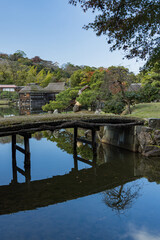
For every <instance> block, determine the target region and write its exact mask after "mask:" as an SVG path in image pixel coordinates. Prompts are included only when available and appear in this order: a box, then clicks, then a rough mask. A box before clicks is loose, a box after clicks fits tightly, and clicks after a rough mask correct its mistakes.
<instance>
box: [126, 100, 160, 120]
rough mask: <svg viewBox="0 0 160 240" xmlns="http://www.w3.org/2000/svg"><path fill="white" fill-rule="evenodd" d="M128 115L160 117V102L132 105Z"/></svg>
mask: <svg viewBox="0 0 160 240" xmlns="http://www.w3.org/2000/svg"><path fill="white" fill-rule="evenodd" d="M131 110H132V113H131V114H129V115H128V116H130V117H138V118H160V103H159V102H158V103H140V104H136V105H135V106H134V107H132V109H131Z"/></svg>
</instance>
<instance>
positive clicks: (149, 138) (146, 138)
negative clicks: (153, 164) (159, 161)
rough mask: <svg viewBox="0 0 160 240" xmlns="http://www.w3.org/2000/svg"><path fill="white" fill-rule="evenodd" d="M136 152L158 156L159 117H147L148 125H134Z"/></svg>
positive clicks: (159, 152) (159, 148)
mask: <svg viewBox="0 0 160 240" xmlns="http://www.w3.org/2000/svg"><path fill="white" fill-rule="evenodd" d="M136 135H137V141H138V143H139V148H138V152H140V153H142V154H143V155H144V156H146V157H160V119H149V120H148V127H143V126H136Z"/></svg>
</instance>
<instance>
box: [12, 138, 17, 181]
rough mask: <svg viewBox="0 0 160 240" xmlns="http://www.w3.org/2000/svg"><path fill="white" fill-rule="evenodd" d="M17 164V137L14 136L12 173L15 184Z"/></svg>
mask: <svg viewBox="0 0 160 240" xmlns="http://www.w3.org/2000/svg"><path fill="white" fill-rule="evenodd" d="M16 168H17V163H16V135H12V173H13V181H12V182H13V183H17V169H16Z"/></svg>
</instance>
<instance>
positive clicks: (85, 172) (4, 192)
mask: <svg viewBox="0 0 160 240" xmlns="http://www.w3.org/2000/svg"><path fill="white" fill-rule="evenodd" d="M23 137H24V149H22V148H21V147H19V146H17V145H16V135H13V136H12V169H13V179H12V181H11V184H10V185H7V186H0V214H1V215H2V214H10V213H15V212H19V211H24V210H31V209H36V208H39V207H45V206H48V205H52V204H56V203H61V202H64V201H68V200H72V199H76V198H79V197H84V196H88V195H91V194H95V193H99V192H102V191H107V190H110V189H113V188H116V187H118V186H123V185H124V184H126V183H129V182H132V181H134V180H136V179H138V178H140V177H142V176H144V172H143V170H144V166H143V164H141V165H139V167H138V168H137V161H136V160H135V154H130V153H129V152H128V157H129V158H128V159H127V160H125V161H124V159H123V158H122V159H119V160H118V161H109V162H107V163H102V164H100V165H99V164H97V161H96V159H97V146H96V143H95V139H94V135H92V141H91V142H88V143H90V144H91V145H92V151H93V159H92V161H91V160H87V159H84V158H81V157H80V156H78V155H77V139H78V138H77V129H75V130H74V147H73V149H74V154H73V159H74V168H73V169H71V171H70V173H68V174H65V175H63V176H54V177H52V178H49V179H44V180H37V181H31V176H30V172H31V171H30V149H29V139H30V137H31V135H30V134H25V135H23ZM79 140H80V139H79ZM81 140H82V141H83V139H81ZM84 141H85V140H84ZM16 150H18V151H20V152H22V153H23V154H24V170H23V169H20V168H19V167H17V163H16ZM126 154H127V152H126ZM78 161H82V162H84V163H86V164H89V165H91V168H88V169H82V170H78ZM17 172H19V173H21V174H22V175H24V176H25V183H18V182H17Z"/></svg>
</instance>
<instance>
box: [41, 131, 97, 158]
mask: <svg viewBox="0 0 160 240" xmlns="http://www.w3.org/2000/svg"><path fill="white" fill-rule="evenodd" d="M43 136H44V137H45V138H47V140H49V141H52V142H56V143H57V147H59V148H60V149H61V150H63V151H65V152H67V153H68V154H73V133H70V132H67V131H65V130H59V131H54V132H50V131H45V132H43ZM77 153H78V154H79V155H81V157H82V158H86V159H92V157H93V153H92V148H91V146H89V145H87V144H80V145H79V144H77Z"/></svg>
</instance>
